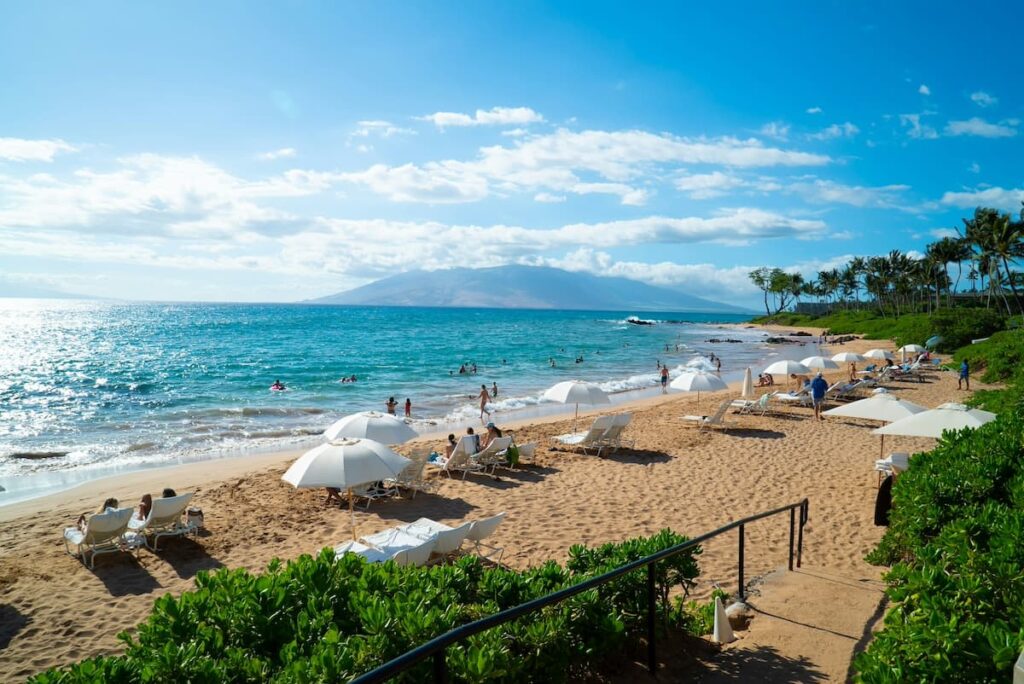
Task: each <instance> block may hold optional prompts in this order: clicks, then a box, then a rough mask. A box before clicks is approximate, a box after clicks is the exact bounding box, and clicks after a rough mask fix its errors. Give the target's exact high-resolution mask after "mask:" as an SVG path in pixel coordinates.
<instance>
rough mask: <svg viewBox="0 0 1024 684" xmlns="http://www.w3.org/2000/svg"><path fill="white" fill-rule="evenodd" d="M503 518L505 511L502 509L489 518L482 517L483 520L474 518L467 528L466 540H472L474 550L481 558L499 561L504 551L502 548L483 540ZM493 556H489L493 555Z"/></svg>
mask: <svg viewBox="0 0 1024 684" xmlns="http://www.w3.org/2000/svg"><path fill="white" fill-rule="evenodd" d="M504 519H505V512H504V511H502V512H501V513H498V514H497V515H494V516H491V517H490V518H484V519H483V520H476V521H474V522H473V524H472V525H471V526H470V528H469V533H468V534H466V541H468V542H472V543H473V545H474V552H475V553H476V555H478V556H480V557H481V558H486V559H487V560H492V561H494V562H495V563H501V556H502V554H503V553H504V552H505V549H504V548H499V547H497V546H492V545H490V544H485V543H484V540H485V539H487V538H489V537H490V536H491V535H492V534H494V531H495V530H496V529H498V525H500V524H501V521H502V520H504ZM495 554H496V557H495V558H492V557H491V556H493V555H495Z"/></svg>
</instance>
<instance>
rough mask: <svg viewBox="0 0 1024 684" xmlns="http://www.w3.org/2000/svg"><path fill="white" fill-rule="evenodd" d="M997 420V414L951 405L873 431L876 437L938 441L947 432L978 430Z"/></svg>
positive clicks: (943, 405) (938, 407) (944, 405)
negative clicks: (895, 436) (891, 436)
mask: <svg viewBox="0 0 1024 684" xmlns="http://www.w3.org/2000/svg"><path fill="white" fill-rule="evenodd" d="M995 419H996V414H994V413H989V412H988V411H982V410H981V409H972V408H969V407H967V406H964V405H963V404H954V403H949V404H942V405H941V406H937V407H936V408H933V409H930V410H928V411H922V412H921V413H917V414H914V415H912V416H909V417H907V418H903V419H902V420H897V421H895V422H893V423H889V424H888V425H886V426H885V427H880V428H876V429H875V430H872V432H874V433H875V434H876V435H905V436H908V437H934V438H935V439H938V438H939V437H941V436H942V433H943V432H944V431H946V430H960V429H962V428H966V427H970V428H976V427H979V426H981V425H984V424H985V423H988V422H990V421H993V420H995Z"/></svg>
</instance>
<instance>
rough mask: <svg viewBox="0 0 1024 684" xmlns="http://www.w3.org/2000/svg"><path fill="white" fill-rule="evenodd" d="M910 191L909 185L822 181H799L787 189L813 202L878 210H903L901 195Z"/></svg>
mask: <svg viewBox="0 0 1024 684" xmlns="http://www.w3.org/2000/svg"><path fill="white" fill-rule="evenodd" d="M909 189H910V186H909V185H883V186H878V187H865V186H860V185H844V184H842V183H837V182H835V181H831V180H821V179H817V180H813V181H799V182H796V183H792V184H790V185H789V186H787V187H786V190H787V191H788V192H793V193H796V194H798V195H801V196H802V197H804V198H805V199H807V200H808V201H811V202H821V203H827V204H849V205H850V206H854V207H878V208H903V207H901V205H900V195H901V193H903V192H906V191H907V190H909Z"/></svg>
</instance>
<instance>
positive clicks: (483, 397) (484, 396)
mask: <svg viewBox="0 0 1024 684" xmlns="http://www.w3.org/2000/svg"><path fill="white" fill-rule="evenodd" d="M476 396H477V399H479V400H480V422H483V420H484V414H485V413H486V414H487V416H488V417H490V415H491V412H490V411H488V410H487V403H488V402H489V401H490V400H491V395H490V394H488V393H487V385H480V394H478V395H476Z"/></svg>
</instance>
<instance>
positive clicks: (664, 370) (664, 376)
mask: <svg viewBox="0 0 1024 684" xmlns="http://www.w3.org/2000/svg"><path fill="white" fill-rule="evenodd" d="M661 393H662V394H668V366H662V367H661Z"/></svg>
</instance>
